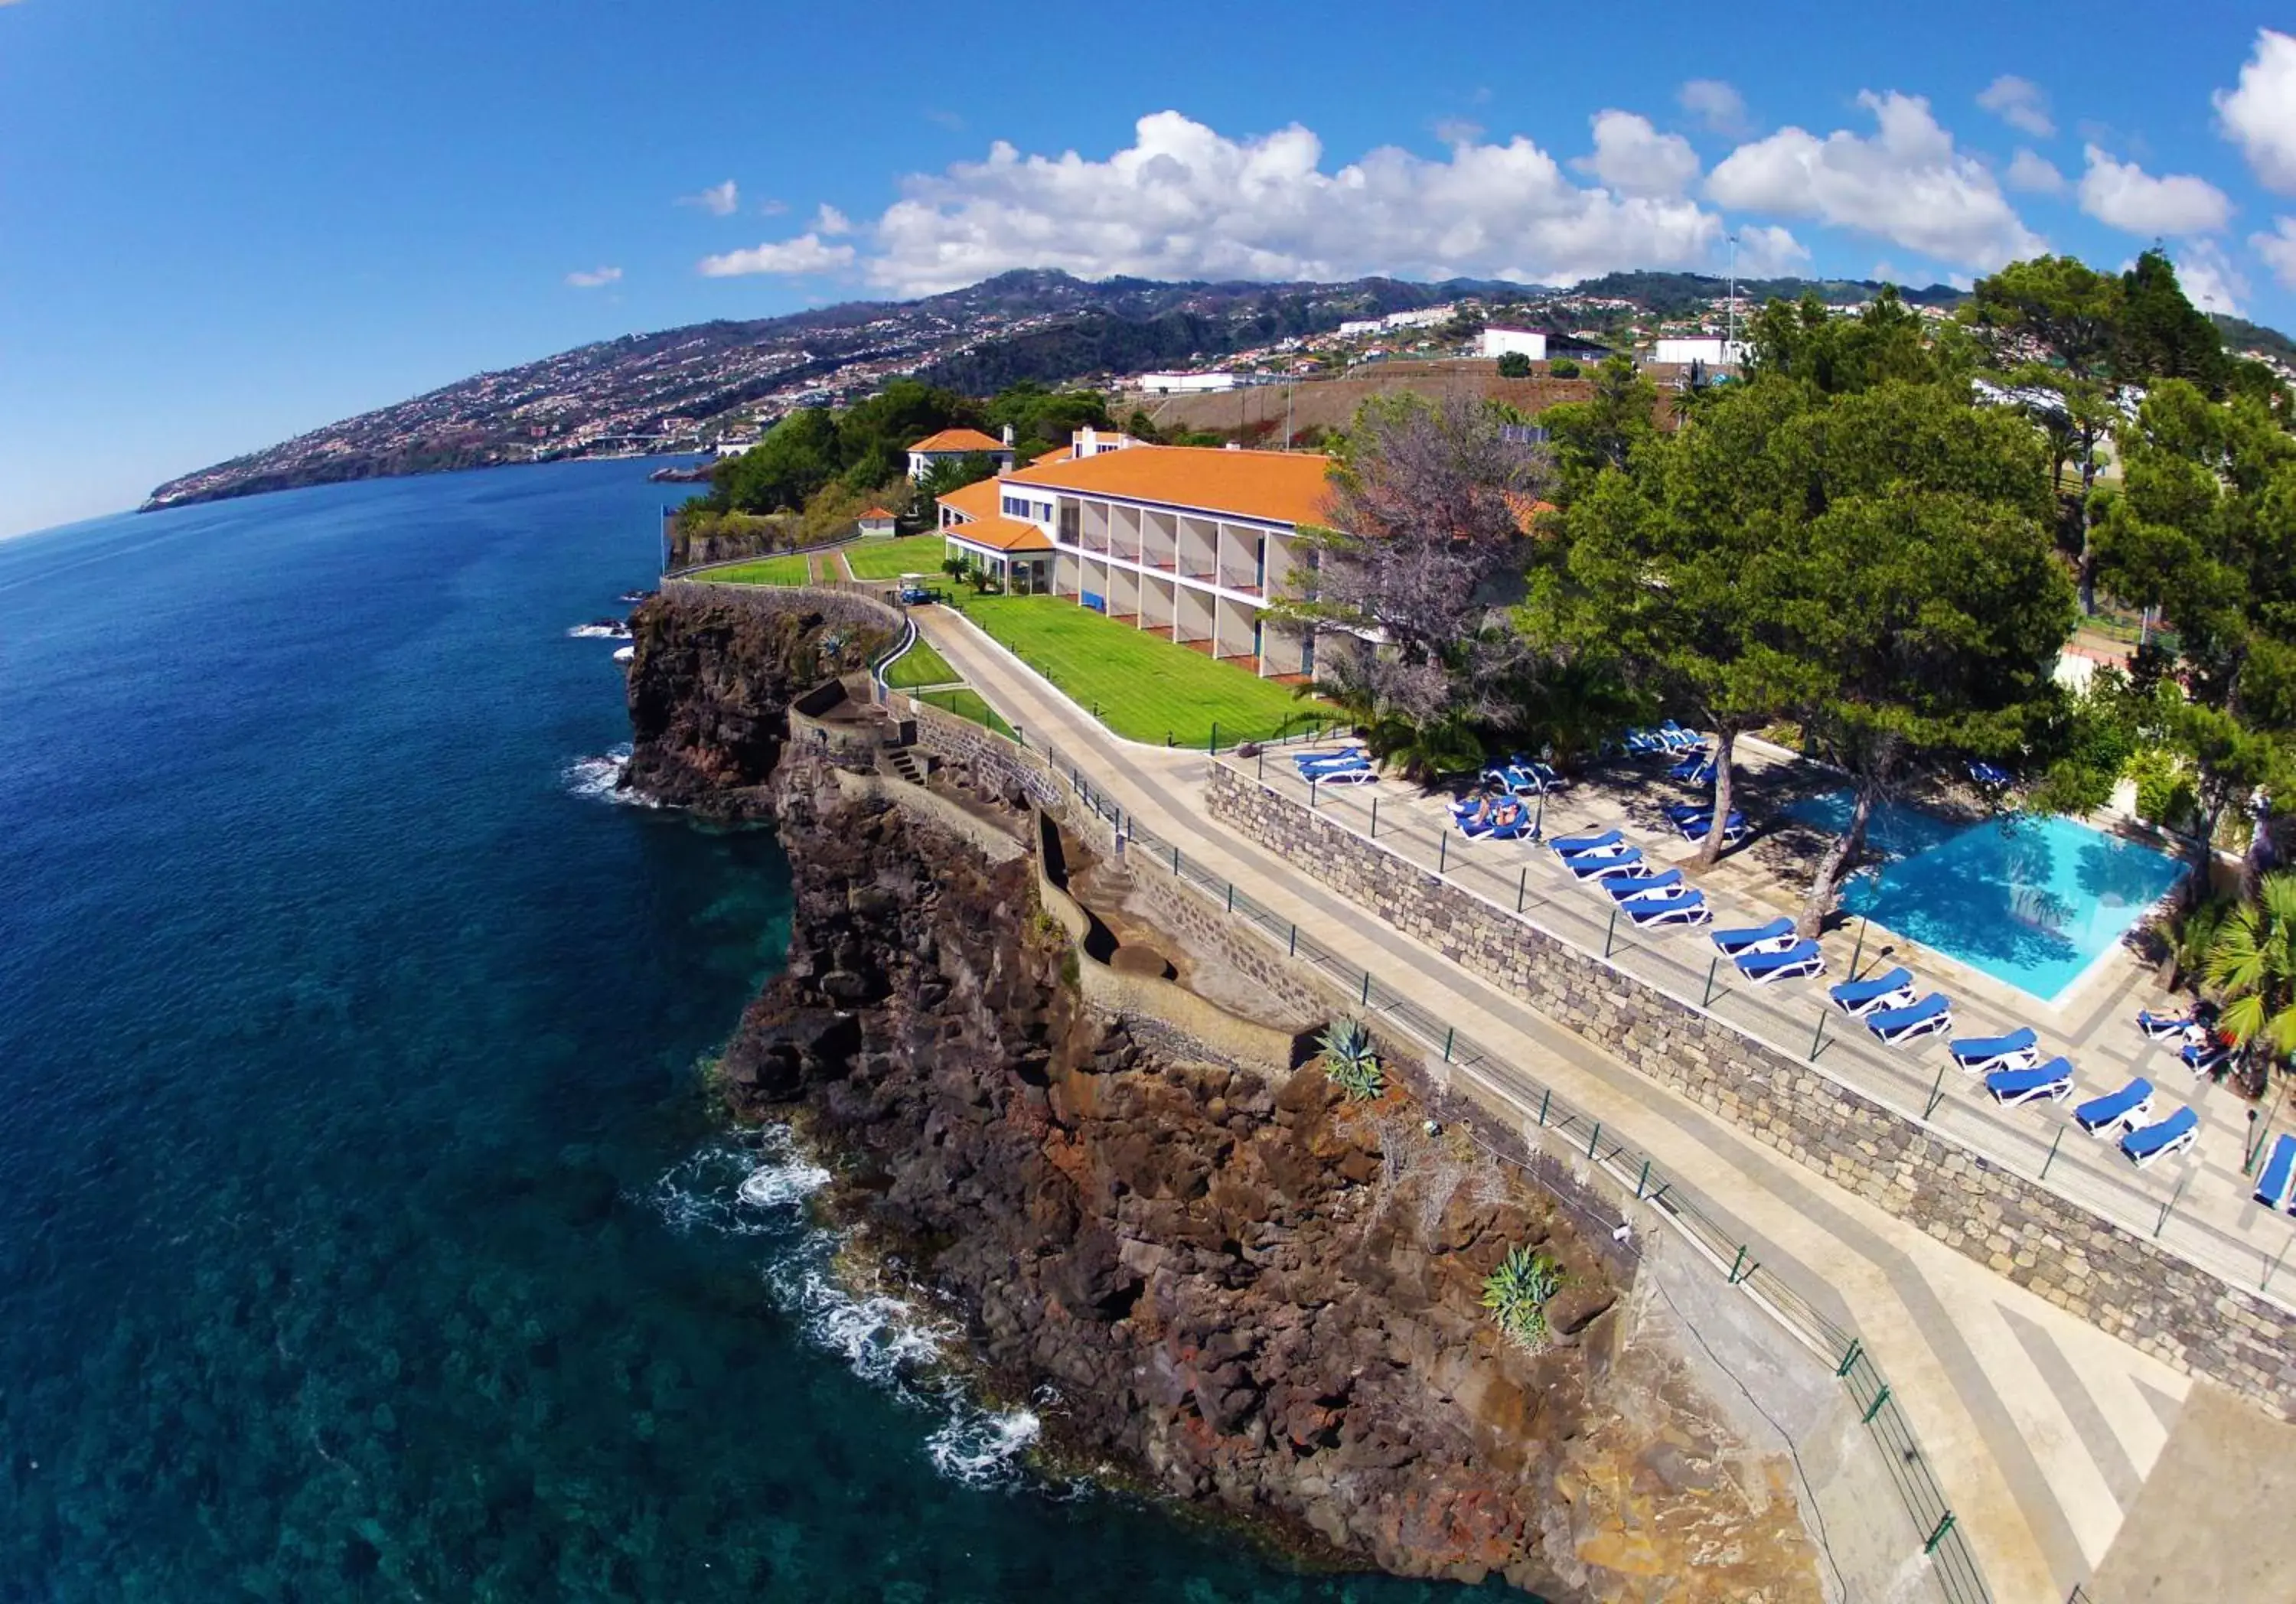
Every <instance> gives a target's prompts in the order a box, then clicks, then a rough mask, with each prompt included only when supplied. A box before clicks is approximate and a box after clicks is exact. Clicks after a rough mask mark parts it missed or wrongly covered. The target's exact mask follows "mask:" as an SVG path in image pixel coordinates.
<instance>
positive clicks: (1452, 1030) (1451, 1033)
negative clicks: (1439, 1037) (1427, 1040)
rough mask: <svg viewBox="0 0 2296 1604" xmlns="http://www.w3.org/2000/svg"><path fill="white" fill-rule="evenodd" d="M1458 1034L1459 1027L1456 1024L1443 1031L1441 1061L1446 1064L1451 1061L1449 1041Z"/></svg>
mask: <svg viewBox="0 0 2296 1604" xmlns="http://www.w3.org/2000/svg"><path fill="white" fill-rule="evenodd" d="M1458 1034H1459V1027H1457V1026H1456V1025H1454V1026H1452V1027H1449V1028H1448V1029H1447V1030H1445V1031H1444V1032H1443V1061H1444V1062H1445V1063H1449V1062H1450V1061H1451V1043H1452V1042H1453V1041H1454V1040H1455V1039H1456V1038H1457V1036H1458Z"/></svg>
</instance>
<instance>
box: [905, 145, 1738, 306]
mask: <svg viewBox="0 0 2296 1604" xmlns="http://www.w3.org/2000/svg"><path fill="white" fill-rule="evenodd" d="M1323 158H1324V149H1323V144H1322V142H1321V141H1319V140H1318V139H1317V138H1316V135H1314V134H1313V133H1312V132H1310V131H1309V130H1308V129H1306V128H1303V127H1299V126H1298V125H1296V124H1295V125H1293V126H1292V127H1287V128H1283V129H1280V130H1278V131H1277V132H1275V133H1273V134H1268V135H1259V136H1254V137H1250V138H1244V139H1232V138H1230V137H1228V136H1227V135H1223V134H1221V133H1219V132H1218V131H1217V130H1215V129H1212V128H1209V127H1205V126H1204V125H1202V124H1201V123H1199V122H1195V121H1193V120H1192V119H1189V118H1186V117H1185V116H1183V115H1181V114H1180V113H1179V112H1177V111H1160V112H1157V113H1155V114H1154V115H1152V116H1149V117H1144V118H1142V119H1140V120H1139V122H1138V123H1137V124H1136V129H1135V136H1134V141H1133V143H1132V144H1130V145H1129V146H1128V147H1126V148H1125V149H1123V150H1120V151H1117V152H1116V153H1115V154H1114V155H1112V156H1111V157H1109V158H1108V159H1107V160H1087V159H1086V158H1084V157H1082V156H1079V155H1078V154H1077V153H1076V152H1075V151H1068V152H1066V153H1065V154H1063V155H1061V156H1058V157H1048V156H1023V155H1022V154H1021V152H1020V151H1017V150H1015V149H1013V146H1011V145H1010V144H1007V143H1004V142H1002V141H999V142H998V143H996V144H995V145H994V146H992V147H991V148H990V151H989V153H988V160H985V161H978V162H959V163H957V164H956V165H955V166H953V167H951V168H948V169H947V171H946V172H945V173H941V174H938V175H931V176H915V177H912V178H910V179H908V180H907V181H906V184H905V185H904V187H905V189H906V194H905V196H904V198H903V199H902V200H900V201H897V202H896V203H895V204H894V205H893V206H892V207H890V209H887V210H886V212H885V213H884V215H883V216H882V217H880V218H879V219H878V220H877V223H876V225H875V227H874V230H873V233H874V236H875V239H876V241H877V245H878V250H879V254H878V255H877V256H876V257H875V258H873V260H871V261H870V262H869V263H868V265H867V266H868V272H869V276H870V278H871V279H872V280H873V281H874V282H876V283H878V284H879V285H881V286H883V287H884V288H886V289H889V290H891V291H898V292H900V293H904V294H926V293H930V292H931V291H939V290H947V289H950V288H953V287H955V286H957V285H961V284H969V283H972V282H975V281H976V280H979V279H981V278H985V277H988V275H990V274H996V273H1001V272H1003V271H1005V270H1006V269H1008V268H1012V267H1021V266H1039V267H1059V268H1064V269H1066V270H1067V271H1069V272H1070V273H1073V274H1077V275H1078V276H1079V277H1084V278H1100V277H1106V276H1108V275H1110V274H1139V275H1141V276H1143V277H1149V278H1164V279H1185V278H1254V279H1292V278H1310V279H1327V280H1328V279H1343V278H1349V277H1354V276H1356V275H1357V274H1367V273H1391V274H1401V275H1409V276H1415V277H1427V278H1444V277H1449V276H1452V275H1454V274H1477V275H1482V276H1491V277H1504V278H1512V279H1517V280H1528V281H1539V282H1576V281H1578V280H1579V279H1582V278H1587V277H1590V276H1593V275H1595V274H1601V273H1605V272H1608V271H1610V270H1611V269H1612V268H1616V267H1640V266H1649V267H1674V266H1710V265H1711V263H1712V262H1713V260H1714V257H1715V252H1716V248H1717V247H1718V245H1719V244H1720V242H1721V239H1722V233H1723V230H1722V220H1721V218H1720V217H1717V216H1716V215H1714V214H1713V213H1712V212H1710V211H1707V210H1705V209H1702V208H1701V207H1699V206H1698V205H1696V204H1695V203H1694V202H1693V201H1688V200H1686V199H1680V198H1675V199H1667V198H1661V197H1656V196H1644V195H1628V196H1620V195H1616V194H1613V193H1611V192H1610V191H1608V190H1605V189H1595V188H1585V187H1581V186H1579V185H1578V184H1573V183H1571V182H1570V179H1569V178H1568V177H1566V176H1564V174H1563V171H1562V168H1561V166H1560V165H1559V164H1557V163H1556V161H1555V160H1554V158H1553V157H1551V156H1549V155H1548V154H1547V153H1546V151H1542V150H1540V149H1539V148H1538V146H1537V145H1535V144H1533V143H1530V142H1529V140H1527V139H1522V138H1520V137H1518V138H1515V139H1513V140H1510V141H1509V142H1508V143H1505V144H1480V143H1462V144H1458V145H1456V146H1454V147H1453V148H1452V149H1451V150H1450V151H1449V152H1448V153H1447V156H1446V157H1444V158H1443V159H1442V160H1427V159H1424V158H1423V157H1419V156H1415V155H1413V154H1412V153H1410V152H1409V151H1402V150H1398V149H1395V148H1392V147H1387V148H1382V149H1380V150H1376V151H1372V152H1370V153H1369V154H1368V155H1366V156H1365V157H1364V158H1363V159H1362V160H1358V161H1355V162H1351V163H1349V164H1348V165H1346V166H1344V167H1341V168H1337V169H1336V170H1334V171H1329V172H1327V171H1325V170H1324V167H1323Z"/></svg>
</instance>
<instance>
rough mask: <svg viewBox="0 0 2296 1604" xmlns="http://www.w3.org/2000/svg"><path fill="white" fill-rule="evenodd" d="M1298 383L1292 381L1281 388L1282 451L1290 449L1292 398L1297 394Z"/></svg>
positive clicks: (1295, 380)
mask: <svg viewBox="0 0 2296 1604" xmlns="http://www.w3.org/2000/svg"><path fill="white" fill-rule="evenodd" d="M1299 389H1300V381H1298V380H1297V379H1294V380H1292V381H1291V382H1290V383H1289V384H1286V385H1285V386H1284V387H1283V449H1284V450H1286V451H1289V450H1291V449H1292V397H1293V395H1295V394H1297V393H1298V391H1299Z"/></svg>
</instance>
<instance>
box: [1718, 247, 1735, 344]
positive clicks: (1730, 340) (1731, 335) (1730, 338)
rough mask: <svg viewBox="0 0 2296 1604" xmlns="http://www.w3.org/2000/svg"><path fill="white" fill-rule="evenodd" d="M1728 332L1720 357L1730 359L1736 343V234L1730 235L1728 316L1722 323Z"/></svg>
mask: <svg viewBox="0 0 2296 1604" xmlns="http://www.w3.org/2000/svg"><path fill="white" fill-rule="evenodd" d="M1723 326H1724V327H1725V328H1726V329H1727V330H1728V331H1729V332H1728V333H1727V334H1726V336H1725V338H1724V339H1723V341H1722V359H1723V360H1724V361H1725V362H1727V361H1728V360H1729V359H1730V348H1731V347H1732V346H1734V345H1736V344H1737V343H1738V236H1737V235H1736V234H1732V235H1731V236H1730V316H1729V320H1728V321H1727V322H1726V323H1725V324H1724V325H1723Z"/></svg>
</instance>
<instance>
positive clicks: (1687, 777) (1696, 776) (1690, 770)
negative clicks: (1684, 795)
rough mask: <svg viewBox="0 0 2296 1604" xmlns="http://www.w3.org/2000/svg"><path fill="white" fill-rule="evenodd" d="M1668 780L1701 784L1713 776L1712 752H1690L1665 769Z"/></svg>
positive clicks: (1687, 783)
mask: <svg viewBox="0 0 2296 1604" xmlns="http://www.w3.org/2000/svg"><path fill="white" fill-rule="evenodd" d="M1666 777H1667V778H1668V779H1669V780H1679V781H1681V782H1682V783H1683V784H1685V785H1703V784H1705V783H1706V782H1708V781H1710V780H1711V779H1713V778H1714V754H1713V753H1712V752H1711V751H1706V750H1701V751H1696V752H1693V753H1691V754H1690V755H1689V756H1688V757H1685V758H1684V759H1683V760H1682V761H1681V762H1679V763H1677V764H1676V765H1674V766H1673V767H1672V768H1670V769H1669V770H1667V771H1666Z"/></svg>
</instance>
